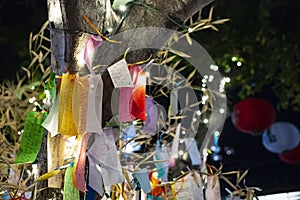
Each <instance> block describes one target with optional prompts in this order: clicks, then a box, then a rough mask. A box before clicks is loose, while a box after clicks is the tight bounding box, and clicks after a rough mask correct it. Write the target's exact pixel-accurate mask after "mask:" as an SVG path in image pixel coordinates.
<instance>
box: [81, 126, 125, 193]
mask: <svg viewBox="0 0 300 200" xmlns="http://www.w3.org/2000/svg"><path fill="white" fill-rule="evenodd" d="M87 155H88V157H89V159H93V160H95V162H96V164H99V165H100V167H101V172H102V176H103V182H104V185H105V187H110V186H111V185H114V184H117V183H121V182H123V181H124V176H123V173H122V168H121V164H120V160H119V157H118V153H117V148H116V146H115V143H114V137H113V131H112V129H104V132H103V133H100V134H96V135H95V141H94V143H93V144H92V146H91V147H90V149H89V150H88V152H87Z"/></svg>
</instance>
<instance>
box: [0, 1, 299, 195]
mask: <svg viewBox="0 0 300 200" xmlns="http://www.w3.org/2000/svg"><path fill="white" fill-rule="evenodd" d="M258 2H259V1H257V0H255V1H242V0H239V1H237V0H231V1H230V0H226V1H223V2H222V3H219V2H218V1H217V2H216V3H215V4H216V9H215V12H216V13H218V15H220V16H221V17H228V18H231V19H232V22H231V23H230V25H227V24H225V25H222V26H220V27H219V28H220V32H218V33H211V32H205V34H208V35H210V36H211V37H214V38H215V40H218V39H219V38H218V37H219V36H220V35H222V34H224V32H222V28H223V27H226V26H235V27H239V26H240V25H241V24H242V23H243V24H244V25H243V27H241V29H245V31H244V33H243V34H240V35H238V37H241V38H242V37H243V36H244V35H246V34H253V33H252V32H251V30H252V26H256V23H255V21H253V19H256V16H257V14H258V13H257V9H256V5H257V6H258ZM276 2H277V3H278V1H276ZM272 11H273V15H272V17H270V18H269V20H271V24H273V25H274V26H275V28H276V30H277V31H279V32H282V33H285V34H286V35H287V36H288V37H291V38H293V39H294V42H295V43H299V40H298V39H299V38H300V31H299V29H300V25H299V24H300V20H299V11H300V6H299V1H282V3H281V5H280V6H277V7H275V8H274V9H273V10H272ZM245 13H246V14H247V15H245ZM239 16H241V17H240V18H239ZM243 17H244V18H243ZM46 20H47V7H46V1H45V0H44V1H40V0H18V1H9V0H2V1H1V2H0V33H1V34H0V52H1V54H0V60H1V73H0V80H3V79H10V80H12V79H15V73H16V71H17V70H19V69H20V67H21V66H26V64H28V62H29V56H28V50H27V49H28V38H29V33H30V32H37V31H38V30H39V28H40V27H41V25H42V24H43V23H44V22H45V21H46ZM241 21H243V22H242V23H241ZM248 22H249V24H247V23H248ZM229 31H230V30H229ZM227 32H228V30H227ZM232 34H235V33H232ZM235 37H237V35H235ZM204 43H205V42H204ZM222 43H224V41H220V49H221V48H226V46H222ZM208 44H209V42H206V46H205V45H204V46H205V47H206V49H208V52H209V53H212V55H213V52H214V49H213V48H212V47H210V46H209V45H208ZM236 45H239V44H236ZM282 45H283V46H284V44H282ZM298 81H299V80H295V82H298ZM266 85H267V84H266ZM235 92H236V90H229V91H227V93H228V94H229V95H230V98H229V100H230V102H229V103H230V105H231V106H232V105H234V104H235V103H236V102H237V101H238V100H239V99H238V98H234V97H235V95H234V94H235ZM257 96H261V97H263V98H265V99H267V100H268V101H270V102H271V103H273V104H274V106H275V107H276V101H277V98H276V97H275V96H274V95H273V94H272V92H270V90H269V89H268V87H267V86H266V87H265V88H264V90H263V91H262V92H261V93H260V94H258V95H257ZM299 116H300V114H299V112H296V111H293V110H292V109H286V110H278V112H277V119H276V121H288V122H291V123H293V124H295V125H296V126H298V128H300V120H299ZM219 143H220V146H221V147H225V146H229V147H231V148H233V149H234V151H235V153H234V154H233V155H231V156H224V160H223V161H222V164H223V165H224V171H230V170H246V169H249V174H248V176H247V177H246V180H247V181H246V185H247V186H257V187H260V188H262V189H263V191H262V192H261V194H269V193H277V192H288V191H296V190H299V189H300V165H291V164H285V163H283V162H282V161H281V160H280V159H279V158H278V156H277V155H276V154H272V153H270V152H268V151H267V150H266V149H265V148H264V147H263V146H262V142H261V136H251V135H248V134H243V133H240V132H239V131H237V130H236V129H235V128H234V127H233V125H232V123H231V119H230V118H228V119H227V120H226V123H225V126H224V129H223V131H222V134H221V137H220V141H219ZM212 164H216V165H218V164H220V163H219V162H218V163H214V162H212ZM222 186H223V187H225V186H224V185H223V183H222ZM223 194H225V192H224V191H223Z"/></svg>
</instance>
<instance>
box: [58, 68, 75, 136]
mask: <svg viewBox="0 0 300 200" xmlns="http://www.w3.org/2000/svg"><path fill="white" fill-rule="evenodd" d="M74 82H75V75H72V74H66V73H64V74H62V79H61V88H60V98H59V113H58V132H59V133H61V134H64V135H77V134H78V133H77V130H76V127H75V123H74V118H73V111H72V98H73V88H74Z"/></svg>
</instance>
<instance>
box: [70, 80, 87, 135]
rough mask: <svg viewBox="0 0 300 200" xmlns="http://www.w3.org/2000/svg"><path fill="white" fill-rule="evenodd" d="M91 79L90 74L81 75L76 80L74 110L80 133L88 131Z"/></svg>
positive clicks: (73, 100)
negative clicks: (89, 79) (89, 78)
mask: <svg viewBox="0 0 300 200" xmlns="http://www.w3.org/2000/svg"><path fill="white" fill-rule="evenodd" d="M88 93H89V81H88V76H83V77H79V78H77V79H76V80H75V82H74V89H73V97H72V98H73V99H72V103H73V105H72V111H73V117H74V122H75V126H76V129H77V132H78V133H79V134H83V133H86V123H87V122H86V121H87V118H86V116H87V109H88Z"/></svg>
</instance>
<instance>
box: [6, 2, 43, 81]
mask: <svg viewBox="0 0 300 200" xmlns="http://www.w3.org/2000/svg"><path fill="white" fill-rule="evenodd" d="M46 20H47V1H40V0H26V1H22V0H16V1H9V0H1V1H0V51H1V54H0V59H1V74H0V80H1V79H11V80H16V77H15V71H18V70H19V69H20V67H21V66H27V65H28V64H29V63H28V62H29V59H28V57H29V52H28V34H29V33H30V32H31V31H37V30H39V28H40V26H41V24H43V23H44V22H45V21H46ZM21 75H23V74H21Z"/></svg>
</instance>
